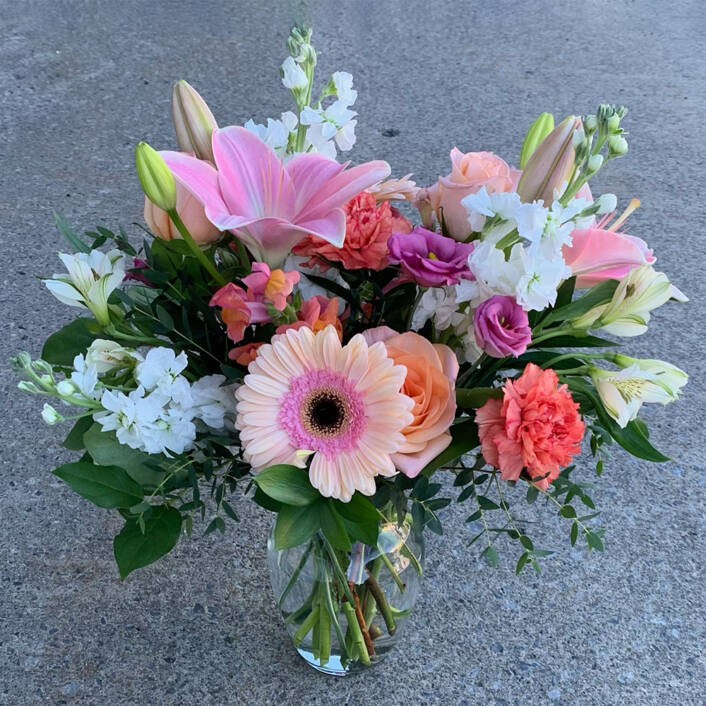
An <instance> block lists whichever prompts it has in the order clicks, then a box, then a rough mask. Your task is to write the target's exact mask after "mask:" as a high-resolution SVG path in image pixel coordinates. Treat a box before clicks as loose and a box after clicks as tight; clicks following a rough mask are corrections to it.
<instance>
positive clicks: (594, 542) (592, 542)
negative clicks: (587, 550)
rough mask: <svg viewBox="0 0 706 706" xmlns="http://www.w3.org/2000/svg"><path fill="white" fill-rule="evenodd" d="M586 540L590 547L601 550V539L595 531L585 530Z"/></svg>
mask: <svg viewBox="0 0 706 706" xmlns="http://www.w3.org/2000/svg"><path fill="white" fill-rule="evenodd" d="M586 541H587V542H588V546H589V547H591V549H595V550H596V551H599V552H602V551H603V540H602V539H601V537H600V535H598V534H597V533H596V532H586Z"/></svg>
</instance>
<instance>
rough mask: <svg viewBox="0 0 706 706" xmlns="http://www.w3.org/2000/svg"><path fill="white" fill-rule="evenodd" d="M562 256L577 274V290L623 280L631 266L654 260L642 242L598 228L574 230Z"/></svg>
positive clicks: (649, 263)
mask: <svg viewBox="0 0 706 706" xmlns="http://www.w3.org/2000/svg"><path fill="white" fill-rule="evenodd" d="M599 225H600V224H599ZM562 254H563V256H564V261H565V262H566V264H567V265H568V266H569V267H570V268H571V272H572V274H574V275H576V287H577V288H578V289H588V288H589V287H592V286H593V285H594V284H598V283H599V282H603V281H604V280H606V279H622V278H623V277H624V276H625V275H626V274H627V273H628V272H630V270H632V269H633V268H634V267H640V266H641V265H651V264H653V263H654V262H655V261H656V260H657V258H656V257H655V256H654V255H653V254H652V250H650V249H649V248H648V247H647V243H646V242H645V241H644V240H642V239H640V238H636V237H635V236H633V235H628V234H627V233H616V232H614V231H611V230H604V229H603V228H600V227H594V228H586V229H585V230H575V231H573V233H572V234H571V245H570V246H569V245H565V246H564V248H563V250H562Z"/></svg>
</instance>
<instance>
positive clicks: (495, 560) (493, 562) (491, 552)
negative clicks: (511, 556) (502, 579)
mask: <svg viewBox="0 0 706 706" xmlns="http://www.w3.org/2000/svg"><path fill="white" fill-rule="evenodd" d="M481 556H482V557H484V558H485V560H486V561H487V562H488V564H489V565H490V566H493V567H494V566H497V565H498V564H499V563H500V557H499V556H498V552H497V550H496V549H495V547H494V546H493V545H492V544H489V545H488V546H487V547H486V548H485V549H484V550H483V552H482V554H481Z"/></svg>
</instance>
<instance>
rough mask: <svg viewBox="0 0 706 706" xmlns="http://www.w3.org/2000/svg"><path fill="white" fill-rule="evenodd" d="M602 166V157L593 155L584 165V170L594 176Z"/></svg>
mask: <svg viewBox="0 0 706 706" xmlns="http://www.w3.org/2000/svg"><path fill="white" fill-rule="evenodd" d="M602 166H603V155H602V154H594V155H591V156H590V157H589V158H588V164H587V165H586V170H587V171H588V173H589V174H594V173H595V172H597V171H598V170H599V169H600V168H601V167H602Z"/></svg>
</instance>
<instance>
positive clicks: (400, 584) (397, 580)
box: [378, 545, 405, 593]
mask: <svg viewBox="0 0 706 706" xmlns="http://www.w3.org/2000/svg"><path fill="white" fill-rule="evenodd" d="M378 549H379V550H380V558H381V559H382V561H383V563H384V564H385V567H386V568H387V570H388V571H389V572H390V575H391V576H392V578H393V580H394V582H395V583H396V584H397V588H399V589H400V592H401V593H404V589H405V585H404V582H403V581H402V579H401V578H400V576H399V574H398V573H397V572H396V571H395V567H394V566H393V565H392V562H391V561H390V558H389V557H388V556H387V554H385V552H384V551H383V550H382V549H381V548H380V546H379V545H378Z"/></svg>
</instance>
